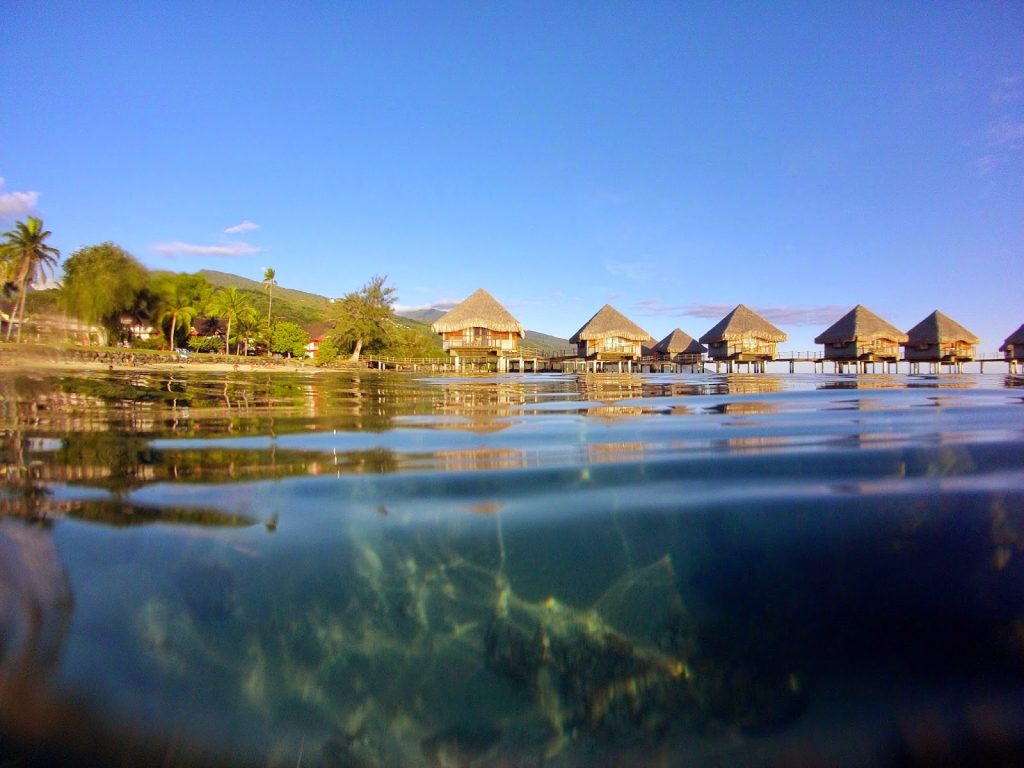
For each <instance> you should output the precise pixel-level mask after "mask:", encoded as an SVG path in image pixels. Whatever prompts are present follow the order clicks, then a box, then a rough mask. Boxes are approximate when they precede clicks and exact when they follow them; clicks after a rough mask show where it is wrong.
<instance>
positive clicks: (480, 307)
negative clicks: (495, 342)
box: [430, 288, 526, 338]
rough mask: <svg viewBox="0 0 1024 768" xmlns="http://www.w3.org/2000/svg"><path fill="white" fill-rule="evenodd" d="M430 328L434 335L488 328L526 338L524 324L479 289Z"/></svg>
mask: <svg viewBox="0 0 1024 768" xmlns="http://www.w3.org/2000/svg"><path fill="white" fill-rule="evenodd" d="M430 327H431V328H433V330H434V333H440V334H446V333H455V332H457V331H462V330H463V329H465V328H487V329H488V330H491V331H500V332H502V333H514V334H516V335H518V336H519V337H520V338H522V337H524V336H526V331H525V329H524V328H523V325H522V323H520V322H519V321H518V320H516V319H515V318H514V317H513V316H512V313H511V312H509V311H508V310H507V309H505V308H504V307H503V306H502V305H501V304H499V303H498V301H497V299H495V298H494V297H493V296H491V294H489V293H488V292H487V291H485V290H484V289H483V288H479V289H477V290H476V291H475V292H474V293H473V294H471V295H470V296H469V298H467V299H466V300H465V301H463V302H462V303H461V304H459V305H458V306H455V307H453V308H452V309H451V310H449V311H448V312H446V313H445V314H444V315H442V316H441V317H439V318H437V320H435V321H434V323H433V325H431V326H430Z"/></svg>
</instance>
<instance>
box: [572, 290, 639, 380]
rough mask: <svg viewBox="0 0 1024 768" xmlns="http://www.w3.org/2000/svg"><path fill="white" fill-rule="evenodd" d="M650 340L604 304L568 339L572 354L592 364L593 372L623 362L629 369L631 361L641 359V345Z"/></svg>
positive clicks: (620, 365) (613, 308)
mask: <svg viewBox="0 0 1024 768" xmlns="http://www.w3.org/2000/svg"><path fill="white" fill-rule="evenodd" d="M652 341H654V338H653V337H652V336H651V334H649V333H648V332H647V331H645V330H644V329H643V328H641V327H640V326H639V325H637V324H636V323H634V322H633V321H632V320H630V319H629V318H628V317H626V316H625V315H623V314H622V313H621V312H619V311H618V310H617V309H615V307H613V306H612V305H611V304H605V305H604V306H603V307H601V309H600V310H598V312H597V314H595V315H594V316H593V317H592V318H590V319H589V320H588V321H587V322H586V323H584V324H583V327H582V328H580V329H579V330H578V331H576V333H574V334H573V335H572V338H570V339H569V342H570V343H571V344H575V345H576V354H578V355H579V356H580V357H582V358H584V359H586V360H589V361H592V362H593V363H594V367H595V369H596V368H597V367H599V366H601V365H603V364H604V363H616V364H618V366H619V367H620V368H621V367H622V364H623V363H626V364H627V367H628V368H629V369H632V364H633V362H634V361H638V360H640V358H641V357H642V356H643V346H644V345H645V344H650V343H651V342H652Z"/></svg>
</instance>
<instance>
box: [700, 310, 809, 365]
mask: <svg viewBox="0 0 1024 768" xmlns="http://www.w3.org/2000/svg"><path fill="white" fill-rule="evenodd" d="M787 338H789V337H788V336H786V334H785V333H783V332H782V331H780V330H779V329H778V328H776V327H775V326H774V325H772V324H771V323H769V322H768V321H767V320H765V319H764V318H763V317H761V316H760V315H759V314H757V313H756V312H754V311H753V310H751V309H748V308H747V307H746V306H744V305H743V304H740V305H738V306H737V307H736V308H735V309H734V310H733V311H732V312H730V313H729V314H728V315H726V316H725V317H723V318H722V319H721V321H720V322H719V323H718V324H717V325H715V327H714V328H712V329H711V330H710V331H708V332H707V333H705V334H704V335H703V336H701V337H700V341H701V343H702V344H707V345H708V355H709V356H710V357H711V359H712V360H737V361H757V360H771V359H773V358H774V357H775V351H776V348H777V346H778V343H779V342H780V341H785V340H786V339H787Z"/></svg>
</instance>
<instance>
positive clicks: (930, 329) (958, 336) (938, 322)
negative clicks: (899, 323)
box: [907, 309, 981, 344]
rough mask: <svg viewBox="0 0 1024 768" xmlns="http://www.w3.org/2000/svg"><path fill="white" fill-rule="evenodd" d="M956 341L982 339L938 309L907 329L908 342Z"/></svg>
mask: <svg viewBox="0 0 1024 768" xmlns="http://www.w3.org/2000/svg"><path fill="white" fill-rule="evenodd" d="M956 341H963V342H966V343H968V344H977V343H979V342H980V341H981V340H980V339H979V338H978V337H977V336H975V335H974V334H973V333H971V332H970V331H968V330H967V329H966V328H964V327H963V326H962V325H960V323H958V322H957V321H956V320H954V319H953V318H951V317H949V316H948V315H944V314H942V313H941V312H939V310H937V309H936V310H935V311H934V312H932V313H931V314H930V315H928V317H926V318H925V319H924V320H922V321H921V322H920V323H918V324H917V325H915V326H914V327H913V328H911V329H910V330H909V331H907V343H908V344H951V343H953V342H956Z"/></svg>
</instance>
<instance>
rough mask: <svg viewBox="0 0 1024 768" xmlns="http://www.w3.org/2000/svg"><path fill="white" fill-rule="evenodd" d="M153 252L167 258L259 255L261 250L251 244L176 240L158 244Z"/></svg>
mask: <svg viewBox="0 0 1024 768" xmlns="http://www.w3.org/2000/svg"><path fill="white" fill-rule="evenodd" d="M153 250H154V251H156V252H157V253H162V254H163V255H165V256H181V255H186V256H245V255H247V254H250V253H259V252H260V248H259V246H256V245H250V244H249V243H237V242H235V243H222V244H221V245H196V244H193V243H183V242H181V241H180V240H175V241H174V242H171V243H157V244H156V245H154V246H153Z"/></svg>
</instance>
